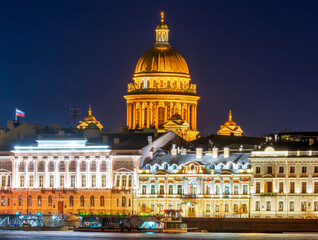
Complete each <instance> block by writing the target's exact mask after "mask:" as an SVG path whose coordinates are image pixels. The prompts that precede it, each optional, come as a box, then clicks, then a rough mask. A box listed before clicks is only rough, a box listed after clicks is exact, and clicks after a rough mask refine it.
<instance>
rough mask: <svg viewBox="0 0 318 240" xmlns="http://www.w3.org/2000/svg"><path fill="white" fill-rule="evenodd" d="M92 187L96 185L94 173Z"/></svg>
mask: <svg viewBox="0 0 318 240" xmlns="http://www.w3.org/2000/svg"><path fill="white" fill-rule="evenodd" d="M92 187H96V175H92Z"/></svg>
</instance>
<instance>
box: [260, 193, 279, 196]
mask: <svg viewBox="0 0 318 240" xmlns="http://www.w3.org/2000/svg"><path fill="white" fill-rule="evenodd" d="M261 196H277V193H273V192H266V193H261Z"/></svg>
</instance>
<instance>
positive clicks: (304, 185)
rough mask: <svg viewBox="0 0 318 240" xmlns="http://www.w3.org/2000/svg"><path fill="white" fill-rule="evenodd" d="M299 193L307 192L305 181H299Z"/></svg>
mask: <svg viewBox="0 0 318 240" xmlns="http://www.w3.org/2000/svg"><path fill="white" fill-rule="evenodd" d="M301 193H307V183H306V182H302V183H301Z"/></svg>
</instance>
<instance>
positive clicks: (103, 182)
mask: <svg viewBox="0 0 318 240" xmlns="http://www.w3.org/2000/svg"><path fill="white" fill-rule="evenodd" d="M102 187H106V175H105V174H103V175H102Z"/></svg>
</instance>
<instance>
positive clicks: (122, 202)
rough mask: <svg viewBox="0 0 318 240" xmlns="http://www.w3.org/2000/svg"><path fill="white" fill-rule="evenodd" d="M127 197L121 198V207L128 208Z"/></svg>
mask: <svg viewBox="0 0 318 240" xmlns="http://www.w3.org/2000/svg"><path fill="white" fill-rule="evenodd" d="M126 200H127V199H126V197H125V196H123V197H122V198H121V206H122V207H126Z"/></svg>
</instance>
